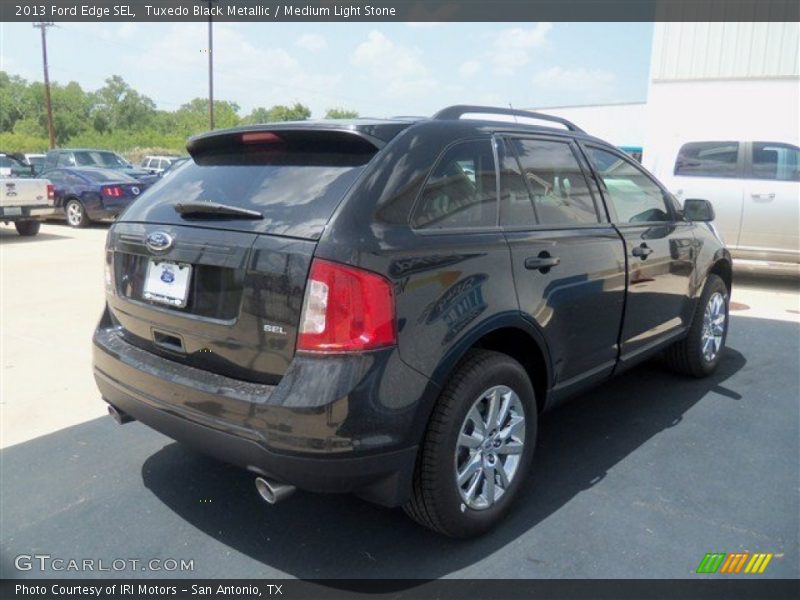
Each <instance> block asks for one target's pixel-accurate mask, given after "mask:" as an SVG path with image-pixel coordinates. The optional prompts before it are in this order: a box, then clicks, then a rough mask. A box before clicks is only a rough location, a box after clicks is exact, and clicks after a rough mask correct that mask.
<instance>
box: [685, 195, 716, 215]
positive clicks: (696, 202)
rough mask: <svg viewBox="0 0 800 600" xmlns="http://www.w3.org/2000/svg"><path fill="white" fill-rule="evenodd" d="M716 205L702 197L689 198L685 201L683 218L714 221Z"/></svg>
mask: <svg viewBox="0 0 800 600" xmlns="http://www.w3.org/2000/svg"><path fill="white" fill-rule="evenodd" d="M714 217H715V215H714V207H713V206H712V204H711V202H709V201H708V200H703V199H702V198H687V199H686V200H685V201H684V203H683V218H684V219H686V220H687V221H713V220H714Z"/></svg>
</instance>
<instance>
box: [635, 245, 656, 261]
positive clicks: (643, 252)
mask: <svg viewBox="0 0 800 600" xmlns="http://www.w3.org/2000/svg"><path fill="white" fill-rule="evenodd" d="M652 253H653V249H652V248H650V247H649V246H648V245H647V244H642V245H641V246H636V247H635V248H634V249H633V250H631V254H633V255H634V256H638V257H639V258H641V259H642V260H644V259H645V258H647V257H648V256H650V255H651V254H652Z"/></svg>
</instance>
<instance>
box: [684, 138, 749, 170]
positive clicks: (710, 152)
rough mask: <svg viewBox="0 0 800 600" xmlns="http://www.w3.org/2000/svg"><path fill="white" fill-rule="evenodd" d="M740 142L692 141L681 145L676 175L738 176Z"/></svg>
mask: <svg viewBox="0 0 800 600" xmlns="http://www.w3.org/2000/svg"><path fill="white" fill-rule="evenodd" d="M738 156H739V142H692V143H690V144H684V145H683V146H681V149H680V151H679V152H678V158H677V159H676V160H675V171H674V172H675V175H684V176H688V177H736V176H737V175H738V166H737V161H738Z"/></svg>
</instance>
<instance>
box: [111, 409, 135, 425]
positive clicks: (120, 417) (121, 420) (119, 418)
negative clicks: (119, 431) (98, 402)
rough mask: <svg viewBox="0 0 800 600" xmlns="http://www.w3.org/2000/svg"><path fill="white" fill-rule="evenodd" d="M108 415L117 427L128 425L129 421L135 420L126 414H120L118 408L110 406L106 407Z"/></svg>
mask: <svg viewBox="0 0 800 600" xmlns="http://www.w3.org/2000/svg"><path fill="white" fill-rule="evenodd" d="M108 414H110V415H111V416H112V417H113V419H114V420H115V421H116V422H117V423H118V424H119V425H124V424H125V423H130V422H131V421H135V420H136V419H134V418H133V417H132V416H130V415H129V414H128V413H125V412H122V411H121V410H119V409H118V408H114V407H113V406H111V405H110V404H109V405H108Z"/></svg>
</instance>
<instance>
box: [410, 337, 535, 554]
mask: <svg viewBox="0 0 800 600" xmlns="http://www.w3.org/2000/svg"><path fill="white" fill-rule="evenodd" d="M498 385H502V386H506V387H508V388H510V389H511V390H513V391H514V392H515V393H516V394H517V396H518V398H519V400H520V403H521V406H522V408H523V413H524V415H523V416H524V417H525V423H524V425H525V427H524V431H525V439H524V444H523V449H522V452H521V454H520V460H519V463H518V465H517V468H516V471H515V472H514V474H513V476H512V477H511V481H510V484H509V485H508V486H507V488H506V489H505V491H504V493H503V494H502V495H501V496H500V497H499V498H497V500H495V501H494V504H493V505H491V506H489V507H488V508H483V509H479V510H475V509H473V508H471V507H469V506H467V505H466V504H465V503H464V499H463V498H462V496H461V492H460V489H459V486H458V483H457V479H456V452H457V440H458V439H459V434H460V433H461V428H462V425H463V424H464V423H465V418H466V416H467V413H468V412H469V411H470V410H471V409H472V407H473V405H474V403H475V402H476V401H477V400H478V399H479V398H481V397H482V395H483V394H484V392H486V391H487V390H489V389H491V388H492V387H493V386H498ZM536 428H537V411H536V398H535V395H534V391H533V386H532V385H531V381H530V379H529V377H528V374H527V373H526V372H525V369H524V368H523V367H522V365H520V364H519V363H518V362H517V361H516V360H514V359H513V358H511V357H509V356H507V355H505V354H501V353H499V352H493V351H489V350H472V351H470V352H469V354H467V356H466V357H465V359H464V360H463V361H462V363H461V364H460V366H459V367H458V368H457V369H456V371H455V373H454V374H453V375H452V377H451V378H450V380H449V382H448V383H447V385H446V386H445V388H444V390H443V391H442V393H441V395H440V396H439V399H438V401H437V404H436V406H435V408H434V410H433V414H432V415H431V418H430V421H429V423H428V429H427V431H426V434H425V439H424V441H423V444H422V446H421V448H420V452H419V455H418V457H417V465H416V471H415V474H414V481H413V486H412V495H411V498H410V500H409V501H408V502H407V503H406V504H405V506H404V507H403V508H404V510H405V511H406V513H407V514H408V515H409V516H410V517H411V518H412V519H414V520H415V521H417V522H418V523H420V524H421V525H424V526H425V527H427V528H429V529H432V530H434V531H436V532H438V533H442V534H444V535H447V536H450V537H458V538H466V537H473V536H477V535H480V534H482V533H485V532H486V531H488V530H489V529H491V528H492V527H493V526H494V525H495V524H496V523H497V522H498V521H499V520H500V519H502V518H503V517H504V516H505V514H506V513H507V512H508V510H509V508H510V506H511V504H512V502H513V500H514V498H515V496H516V495H517V493H518V491H519V488H520V486H521V485H522V482H523V481H524V480H525V479H526V477H527V476H528V473H529V472H530V467H531V461H532V459H533V451H534V448H535V445H536ZM520 429H522V428H520ZM501 466H502V465H501ZM495 481H497V480H495ZM481 485H483V484H481ZM487 497H488V495H487Z"/></svg>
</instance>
